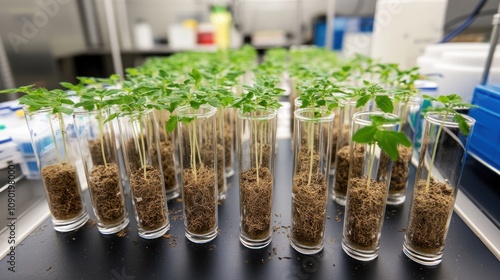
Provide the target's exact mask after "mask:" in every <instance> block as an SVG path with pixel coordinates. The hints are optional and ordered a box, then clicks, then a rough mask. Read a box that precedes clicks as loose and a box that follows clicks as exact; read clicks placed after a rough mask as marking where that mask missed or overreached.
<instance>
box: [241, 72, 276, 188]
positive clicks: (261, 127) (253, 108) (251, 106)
mask: <svg viewBox="0 0 500 280" xmlns="http://www.w3.org/2000/svg"><path fill="white" fill-rule="evenodd" d="M275 84H276V83H275V80H274V79H272V78H270V79H266V78H265V76H264V75H263V76H262V78H261V79H259V80H257V81H256V82H255V84H254V85H253V86H246V85H245V86H243V88H244V89H245V90H247V93H246V94H245V95H243V96H242V97H241V98H239V99H237V100H236V101H235V102H234V104H233V107H234V108H239V109H241V110H242V112H243V113H251V114H252V113H253V114H255V115H256V113H257V112H258V111H266V110H268V109H278V108H279V107H281V103H279V102H278V100H277V98H278V97H279V96H281V95H282V93H283V91H284V90H283V89H280V88H277V87H275ZM252 126H253V131H254V133H253V134H254V139H252V140H253V141H254V145H253V146H254V149H255V169H256V170H257V184H258V183H259V180H260V179H259V166H260V164H261V163H262V158H263V145H260V152H259V149H258V147H259V145H258V143H263V141H262V139H265V138H266V137H265V134H266V131H267V123H266V122H263V123H261V121H257V120H256V121H252ZM259 136H260V142H259Z"/></svg>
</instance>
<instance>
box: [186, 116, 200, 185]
mask: <svg viewBox="0 0 500 280" xmlns="http://www.w3.org/2000/svg"><path fill="white" fill-rule="evenodd" d="M191 126H192V127H193V133H191ZM194 131H195V128H194V123H190V124H188V135H189V146H190V147H191V155H190V156H191V170H192V171H193V176H194V180H195V182H198V173H197V170H196V150H195V149H196V146H195V144H194V141H195V140H194Z"/></svg>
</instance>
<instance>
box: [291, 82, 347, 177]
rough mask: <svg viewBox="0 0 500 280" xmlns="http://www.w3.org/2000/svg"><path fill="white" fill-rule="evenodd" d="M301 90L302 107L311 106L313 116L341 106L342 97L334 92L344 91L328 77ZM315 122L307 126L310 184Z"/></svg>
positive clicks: (303, 86) (318, 116) (317, 116)
mask: <svg viewBox="0 0 500 280" xmlns="http://www.w3.org/2000/svg"><path fill="white" fill-rule="evenodd" d="M300 92H301V95H300V96H299V100H300V101H301V102H302V104H301V106H300V108H311V109H312V110H313V112H314V117H313V118H314V119H318V118H320V117H321V114H322V113H324V111H326V112H331V111H332V110H333V109H334V108H336V107H338V106H339V99H341V98H340V97H338V96H335V95H333V94H334V93H342V92H343V89H342V88H341V87H339V86H337V85H336V84H335V83H333V82H332V81H330V80H329V79H327V78H318V79H315V80H313V81H312V82H311V83H307V84H304V85H302V86H300ZM321 108H322V109H321ZM314 124H315V122H314V120H313V122H311V123H308V124H307V125H308V127H307V128H306V130H307V131H308V133H307V135H308V137H307V143H308V152H309V155H310V156H309V158H310V162H309V177H308V181H307V182H308V183H307V185H308V186H309V185H310V184H311V179H312V175H313V174H312V173H313V166H314Z"/></svg>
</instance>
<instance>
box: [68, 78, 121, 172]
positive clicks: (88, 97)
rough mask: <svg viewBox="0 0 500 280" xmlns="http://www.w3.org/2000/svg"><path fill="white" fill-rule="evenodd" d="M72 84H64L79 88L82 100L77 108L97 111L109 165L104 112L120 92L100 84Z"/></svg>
mask: <svg viewBox="0 0 500 280" xmlns="http://www.w3.org/2000/svg"><path fill="white" fill-rule="evenodd" d="M82 84H83V83H81V84H78V85H75V86H73V85H71V84H69V83H65V84H62V85H63V86H64V87H66V88H79V91H77V92H78V94H79V95H80V102H78V103H76V104H75V105H74V107H75V108H83V109H85V110H86V111H89V112H90V111H96V112H97V123H98V127H99V135H100V144H101V154H102V160H103V162H104V166H105V167H107V166H108V159H106V153H105V149H104V132H103V130H104V123H105V121H106V120H105V119H104V116H103V113H104V111H105V110H108V109H109V108H110V107H111V106H112V105H113V104H115V100H114V98H116V97H115V96H116V95H117V94H118V93H119V92H120V90H118V89H105V88H102V87H100V86H96V87H90V88H89V87H81V86H80V85H82Z"/></svg>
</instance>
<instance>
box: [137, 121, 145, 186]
mask: <svg viewBox="0 0 500 280" xmlns="http://www.w3.org/2000/svg"><path fill="white" fill-rule="evenodd" d="M142 121H143V119H142V115H139V131H140V134H139V137H141V138H140V140H141V150H142V160H141V165H142V168H143V169H144V179H146V178H147V176H146V145H145V144H144V133H142Z"/></svg>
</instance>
